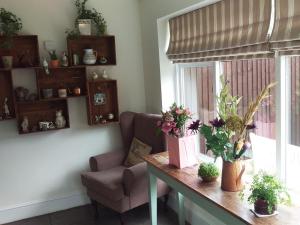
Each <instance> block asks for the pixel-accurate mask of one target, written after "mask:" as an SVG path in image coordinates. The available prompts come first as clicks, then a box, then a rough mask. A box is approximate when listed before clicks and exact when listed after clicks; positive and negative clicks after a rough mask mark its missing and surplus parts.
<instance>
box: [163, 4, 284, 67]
mask: <svg viewBox="0 0 300 225" xmlns="http://www.w3.org/2000/svg"><path fill="white" fill-rule="evenodd" d="M283 1H284V0H283ZM270 17H271V0H222V1H220V2H217V3H215V4H212V5H209V6H206V7H204V8H200V9H197V10H194V11H192V12H189V13H187V14H184V15H180V16H177V17H175V18H172V19H170V21H169V25H170V43H169V48H168V51H167V55H168V57H169V59H170V60H172V61H173V62H175V63H179V62H199V61H209V60H211V61H214V60H224V59H225V60H226V59H228V60H230V59H232V58H253V57H255V58H262V57H273V53H272V52H270V48H269V43H268V29H269V24H270Z"/></svg>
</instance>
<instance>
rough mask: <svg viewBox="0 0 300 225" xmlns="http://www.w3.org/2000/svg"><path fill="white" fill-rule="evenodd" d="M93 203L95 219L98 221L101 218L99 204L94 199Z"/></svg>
mask: <svg viewBox="0 0 300 225" xmlns="http://www.w3.org/2000/svg"><path fill="white" fill-rule="evenodd" d="M91 203H92V208H93V215H94V219H95V220H97V219H98V218H99V213H98V203H97V201H95V200H93V199H91Z"/></svg>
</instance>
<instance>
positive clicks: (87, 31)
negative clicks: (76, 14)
mask: <svg viewBox="0 0 300 225" xmlns="http://www.w3.org/2000/svg"><path fill="white" fill-rule="evenodd" d="M77 22H78V30H79V33H80V34H81V35H91V33H92V21H91V20H90V19H79V20H77Z"/></svg>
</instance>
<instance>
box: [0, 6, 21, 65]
mask: <svg viewBox="0 0 300 225" xmlns="http://www.w3.org/2000/svg"><path fill="white" fill-rule="evenodd" d="M21 29H22V21H21V19H20V18H19V17H17V16H16V15H15V14H13V13H11V12H9V11H7V10H5V9H4V8H0V35H1V36H3V37H4V41H3V42H2V43H1V44H0V48H2V52H3V53H4V54H3V55H2V63H3V66H4V67H5V68H11V67H12V64H13V56H12V51H11V48H12V44H13V41H12V37H13V36H14V35H16V34H17V33H18V32H19V31H20V30H21Z"/></svg>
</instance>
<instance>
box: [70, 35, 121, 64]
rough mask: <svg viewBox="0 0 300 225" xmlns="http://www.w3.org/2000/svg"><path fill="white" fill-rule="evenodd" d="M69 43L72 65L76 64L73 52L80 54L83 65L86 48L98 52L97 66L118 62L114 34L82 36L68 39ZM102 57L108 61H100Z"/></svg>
mask: <svg viewBox="0 0 300 225" xmlns="http://www.w3.org/2000/svg"><path fill="white" fill-rule="evenodd" d="M67 44H68V55H69V63H70V65H74V62H73V54H77V55H79V61H80V65H83V61H82V59H83V55H84V49H93V50H95V51H96V52H97V62H96V64H95V65H96V66H97V65H98V66H99V65H116V63H117V62H116V47H115V37H114V36H108V35H107V36H80V37H79V38H76V39H68V40H67ZM101 57H105V59H106V60H107V62H105V63H100V59H101ZM89 66H91V65H89Z"/></svg>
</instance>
